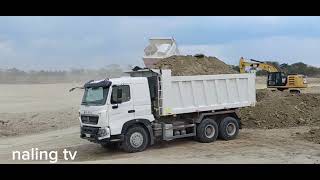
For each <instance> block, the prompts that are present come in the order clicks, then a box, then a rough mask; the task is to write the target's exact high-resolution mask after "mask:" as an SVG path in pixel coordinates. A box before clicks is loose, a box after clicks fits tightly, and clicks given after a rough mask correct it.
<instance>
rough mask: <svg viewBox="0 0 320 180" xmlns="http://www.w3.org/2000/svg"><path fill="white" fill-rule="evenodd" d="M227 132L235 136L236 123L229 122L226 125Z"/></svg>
mask: <svg viewBox="0 0 320 180" xmlns="http://www.w3.org/2000/svg"><path fill="white" fill-rule="evenodd" d="M226 132H227V134H228V135H229V136H233V135H234V134H235V133H236V125H235V124H234V123H229V124H228V125H227V127H226Z"/></svg>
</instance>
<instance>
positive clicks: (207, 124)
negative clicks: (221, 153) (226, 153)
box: [196, 118, 218, 143]
mask: <svg viewBox="0 0 320 180" xmlns="http://www.w3.org/2000/svg"><path fill="white" fill-rule="evenodd" d="M217 137H218V125H217V123H216V122H215V121H214V120H212V119H209V118H206V119H204V120H202V121H201V123H200V124H199V125H198V126H197V138H196V139H197V140H198V141H199V142H202V143H210V142H213V141H215V140H216V139H217Z"/></svg>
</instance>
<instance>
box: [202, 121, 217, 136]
mask: <svg viewBox="0 0 320 180" xmlns="http://www.w3.org/2000/svg"><path fill="white" fill-rule="evenodd" d="M215 133H216V130H215V129H214V127H213V125H211V124H209V125H207V126H206V128H205V129H204V134H205V136H206V137H207V138H212V137H213V136H214V134H215Z"/></svg>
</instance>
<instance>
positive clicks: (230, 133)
mask: <svg viewBox="0 0 320 180" xmlns="http://www.w3.org/2000/svg"><path fill="white" fill-rule="evenodd" d="M238 134H239V123H238V121H237V120H236V119H235V118H233V117H226V118H224V119H223V120H222V121H221V122H220V125H219V138H221V139H224V140H231V139H234V138H236V137H237V136H238Z"/></svg>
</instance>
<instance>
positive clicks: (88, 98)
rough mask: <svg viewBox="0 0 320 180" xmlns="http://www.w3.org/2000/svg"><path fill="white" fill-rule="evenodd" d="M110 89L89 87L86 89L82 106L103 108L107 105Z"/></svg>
mask: <svg viewBox="0 0 320 180" xmlns="http://www.w3.org/2000/svg"><path fill="white" fill-rule="evenodd" d="M108 91H109V88H107V87H89V88H86V89H85V92H84V95H83V98H82V103H81V104H82V105H92V106H102V105H105V104H106V99H107V96H108Z"/></svg>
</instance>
